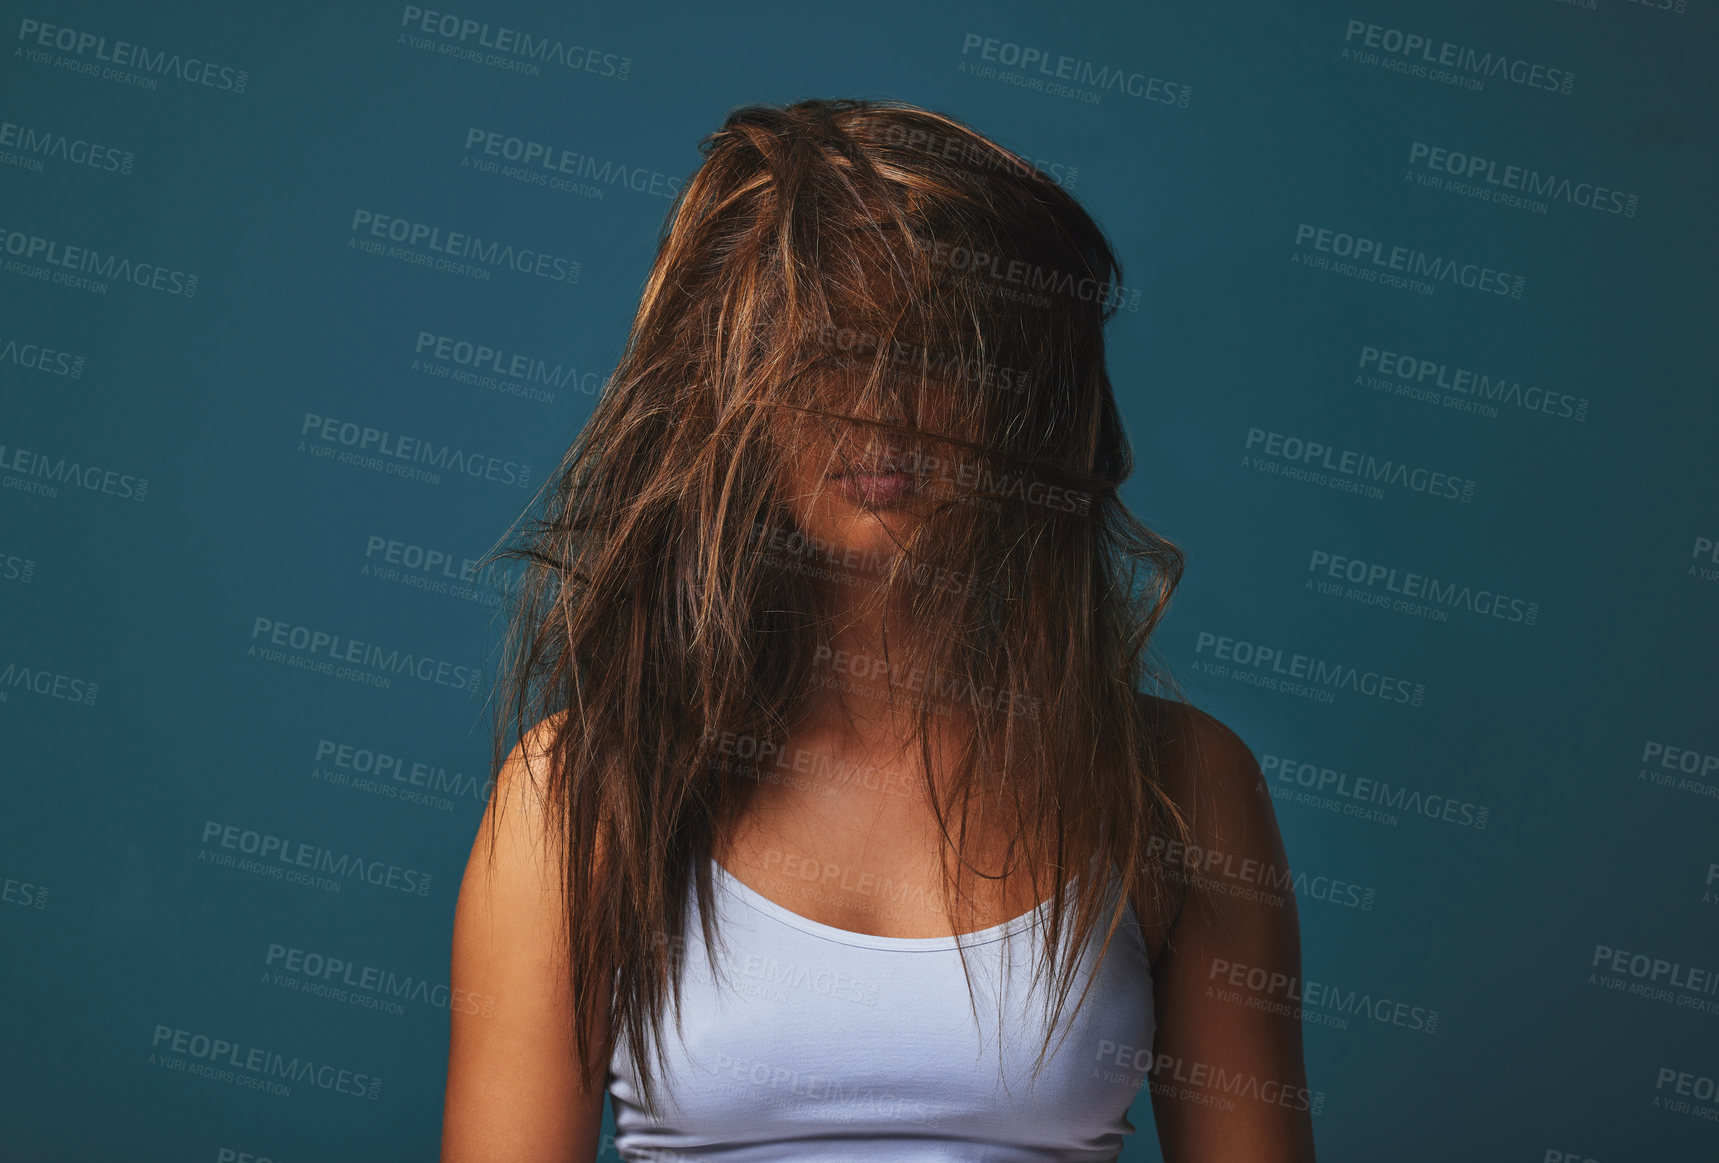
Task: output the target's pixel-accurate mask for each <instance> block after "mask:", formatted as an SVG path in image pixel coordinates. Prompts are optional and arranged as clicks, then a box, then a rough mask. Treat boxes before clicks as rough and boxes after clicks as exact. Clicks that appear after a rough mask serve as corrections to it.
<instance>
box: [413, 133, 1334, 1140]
mask: <svg viewBox="0 0 1719 1163" xmlns="http://www.w3.org/2000/svg"><path fill="white" fill-rule="evenodd" d="M700 148H701V152H702V153H703V154H704V155H705V160H704V161H703V162H702V164H701V165H700V167H699V169H698V170H697V172H696V174H695V175H694V176H693V178H692V179H691V181H690V182H689V183H688V184H687V186H686V187H685V189H684V190H683V191H682V192H681V194H680V196H679V197H678V198H677V200H676V203H675V205H674V206H673V207H672V208H671V211H670V214H669V218H668V222H667V224H666V225H665V228H664V231H663V234H662V238H661V241H660V246H659V250H658V253H657V257H656V261H655V264H654V265H653V267H652V269H651V273H650V276H649V278H648V280H647V281H646V284H645V288H644V294H643V297H642V301H641V303H640V305H639V309H638V313H637V316H636V318H635V321H634V324H633V327H632V332H631V336H630V338H629V341H628V345H627V349H626V351H625V353H624V355H623V358H622V360H621V362H620V365H619V367H618V369H617V371H616V373H615V375H614V377H613V379H612V381H611V382H610V383H609V384H608V385H607V387H606V389H605V391H604V393H603V395H602V396H601V398H600V399H599V400H598V402H597V406H596V409H595V412H594V414H593V415H592V417H591V420H590V422H589V424H588V425H587V426H586V427H585V429H584V430H583V432H582V433H581V435H580V436H579V438H578V439H577V440H576V441H575V443H574V445H573V447H572V448H571V449H569V451H568V454H567V456H566V458H565V460H564V462H563V464H562V465H561V466H560V469H559V471H558V472H557V473H556V475H555V477H554V478H553V480H552V482H551V483H552V485H553V488H552V490H551V491H550V492H548V494H547V495H546V496H545V497H544V498H542V500H543V502H544V510H545V511H544V513H543V515H542V517H541V518H540V519H536V520H534V521H533V523H532V526H531V529H530V531H529V533H528V534H527V535H525V536H524V537H523V538H522V539H521V541H520V543H519V544H517V545H514V546H511V547H509V549H508V550H507V552H508V553H509V554H513V555H517V556H519V557H522V558H523V559H525V560H526V562H527V563H528V567H527V570H526V574H525V581H524V583H523V584H522V586H521V588H520V589H519V590H518V591H517V593H516V595H515V598H516V604H515V606H514V608H513V611H512V617H513V620H512V623H511V632H510V634H509V638H508V646H509V651H508V657H509V663H508V669H507V676H506V677H507V686H506V691H505V693H506V695H507V696H508V697H507V698H506V700H505V702H504V703H503V704H498V715H497V734H496V750H495V760H496V770H497V778H496V782H495V791H494V795H493V797H492V799H491V802H490V804H489V807H488V811H487V812H486V815H485V821H484V826H483V827H482V829H481V830H480V832H479V835H478V837H477V839H476V842H475V843H474V845H473V848H472V854H471V860H470V863H469V864H468V866H467V870H466V874H465V880H464V883H463V885H462V887H461V891H460V897H459V904H458V908H457V912H456V919H455V928H454V948H453V985H454V987H455V988H456V989H457V990H464V991H467V992H468V993H470V994H472V995H482V996H486V997H488V998H490V999H493V1005H492V1006H490V1007H488V1012H486V1013H469V1014H468V1013H464V1012H455V1013H454V1014H453V1015H452V1021H453V1027H452V1043H451V1052H450V1061H449V1070H448V1085H447V1095H446V1109H445V1117H444V1127H443V1146H442V1159H443V1160H444V1163H479V1161H481V1163H525V1161H531V1163H547V1161H549V1160H557V1161H564V1160H592V1159H595V1158H596V1157H597V1156H598V1154H599V1150H600V1148H601V1147H602V1146H603V1145H602V1144H600V1143H599V1131H600V1128H601V1125H602V1114H603V1102H604V1097H605V1094H606V1093H607V1094H609V1095H611V1096H612V1098H613V1105H614V1112H615V1119H616V1126H617V1130H618V1135H617V1139H616V1142H615V1144H614V1146H615V1147H616V1148H617V1149H618V1151H619V1154H620V1155H621V1156H622V1157H625V1158H638V1159H652V1158H655V1159H661V1158H676V1159H679V1158H686V1159H692V1158H699V1159H704V1158H710V1159H730V1160H741V1159H745V1160H757V1159H799V1160H818V1159H874V1158H875V1159H914V1160H930V1159H938V1160H968V1159H1003V1160H1041V1159H1058V1160H1075V1159H1113V1158H1115V1157H1116V1155H1117V1153H1118V1152H1119V1151H1120V1149H1121V1146H1122V1144H1123V1142H1124V1136H1126V1135H1127V1134H1128V1133H1129V1132H1131V1131H1133V1130H1134V1128H1133V1126H1132V1125H1131V1124H1130V1123H1129V1121H1128V1119H1127V1111H1128V1109H1129V1107H1130V1105H1131V1103H1132V1102H1133V1101H1134V1099H1135V1097H1136V1096H1137V1094H1138V1090H1139V1088H1140V1087H1141V1086H1142V1085H1146V1086H1148V1088H1149V1091H1150V1093H1151V1105H1152V1112H1153V1117H1154V1121H1155V1123H1156V1127H1157V1132H1158V1140H1159V1144H1160V1147H1161V1149H1162V1152H1163V1155H1164V1158H1165V1159H1166V1160H1168V1161H1170V1163H1186V1161H1194V1160H1226V1161H1227V1160H1247V1161H1249V1163H1272V1161H1283V1163H1292V1161H1293V1163H1301V1161H1305V1160H1311V1159H1313V1137H1312V1118H1311V1113H1312V1110H1313V1109H1314V1108H1315V1107H1316V1105H1317V1104H1316V1102H1315V1101H1314V1099H1313V1096H1311V1095H1310V1094H1309V1091H1308V1089H1307V1086H1306V1080H1305V1077H1304V1068H1303V1064H1302V1052H1301V1037H1300V1026H1299V1019H1298V1017H1297V1016H1296V1010H1295V1008H1294V1005H1293V1003H1292V1002H1291V1001H1286V996H1292V988H1293V983H1294V982H1295V981H1297V980H1298V979H1299V963H1300V949H1299V935H1298V927H1297V919H1296V909H1295V903H1294V893H1293V891H1292V889H1291V887H1290V885H1289V880H1288V869H1287V864H1286V860H1285V856H1284V852H1283V848H1282V842H1281V840H1280V838H1279V834H1278V831H1277V826H1276V823H1275V820H1274V817H1273V813H1272V808H1271V800H1270V796H1269V794H1268V793H1267V791H1266V789H1265V786H1264V784H1263V782H1262V780H1261V779H1260V775H1259V769H1258V767H1257V765H1256V764H1255V762H1254V759H1253V757H1252V755H1251V754H1250V753H1249V751H1248V748H1247V747H1246V746H1245V745H1244V744H1243V743H1242V742H1241V740H1239V739H1238V738H1237V737H1236V736H1235V735H1234V734H1233V733H1232V732H1231V731H1229V730H1228V729H1227V728H1225V727H1224V726H1223V725H1222V724H1220V723H1219V722H1217V721H1216V720H1215V719H1213V718H1211V717H1210V716H1208V715H1206V714H1204V713H1202V712H1200V711H1197V710H1195V709H1194V708H1192V707H1190V706H1188V705H1187V704H1186V703H1185V702H1182V701H1179V700H1177V699H1176V698H1174V697H1171V695H1170V692H1172V691H1173V690H1174V689H1175V688H1174V686H1173V684H1172V683H1171V680H1170V678H1169V676H1168V675H1167V674H1165V673H1163V672H1162V667H1160V666H1158V665H1156V664H1153V663H1150V662H1149V661H1148V646H1149V640H1150V638H1151V635H1152V633H1153V631H1154V630H1155V629H1156V627H1157V625H1158V623H1159V621H1160V620H1161V618H1162V617H1163V614H1164V609H1165V606H1166V604H1167V603H1168V601H1169V599H1170V595H1171V593H1172V591H1173V590H1174V589H1175V587H1176V584H1177V582H1178V580H1179V578H1180V576H1181V572H1182V568H1183V558H1182V555H1181V552H1180V551H1179V550H1178V549H1177V548H1176V547H1175V546H1174V545H1172V544H1170V543H1169V542H1167V541H1165V540H1163V539H1162V538H1159V537H1157V536H1155V535H1154V534H1152V533H1151V532H1150V530H1148V529H1146V528H1145V527H1144V526H1143V525H1141V524H1140V523H1139V522H1138V521H1136V520H1135V519H1134V518H1133V517H1132V516H1131V515H1130V514H1129V513H1128V512H1127V510H1126V509H1125V507H1124V506H1123V505H1122V503H1121V501H1120V500H1119V498H1118V495H1117V489H1118V486H1120V485H1121V484H1122V482H1123V481H1124V480H1125V479H1126V478H1127V477H1128V475H1129V473H1130V472H1131V469H1132V460H1131V455H1130V451H1129V446H1128V442H1127V438H1126V435H1125V432H1124V429H1123V424H1122V420H1121V417H1120V415H1119V414H1118V411H1117V407H1116V402H1115V399H1114V397H1113V395H1112V391H1111V387H1110V382H1109V379H1108V376H1107V374H1106V370H1105V361H1104V337H1103V327H1104V324H1105V322H1106V320H1107V319H1108V318H1109V317H1110V315H1111V314H1112V313H1113V312H1114V310H1115V308H1116V305H1117V297H1118V295H1119V293H1120V288H1119V285H1118V278H1119V274H1120V271H1119V268H1118V265H1117V261H1116V259H1115V257H1114V255H1113V253H1112V251H1111V248H1110V246H1109V245H1108V243H1107V241H1106V239H1105V237H1104V235H1103V234H1102V232H1101V231H1100V229H1099V228H1098V226H1097V225H1096V224H1095V223H1094V222H1093V220H1092V219H1091V218H1090V217H1089V216H1088V215H1087V214H1086V213H1085V212H1084V211H1083V210H1082V209H1081V208H1080V206H1079V205H1077V204H1076V203H1075V201H1074V200H1073V199H1072V198H1071V197H1070V196H1069V195H1068V194H1067V193H1066V192H1065V191H1063V190H1062V189H1060V188H1059V187H1058V186H1057V185H1055V184H1054V183H1053V182H1051V181H1050V180H1049V179H1048V178H1047V177H1046V176H1045V175H1044V174H1043V173H1041V172H1040V171H1038V170H1036V169H1035V168H1034V167H1033V166H1031V165H1030V164H1028V163H1026V162H1025V161H1023V160H1022V159H1021V158H1019V157H1018V156H1016V155H1015V154H1013V153H1011V152H1009V151H1007V150H1005V149H1003V148H1002V147H1001V146H998V145H996V144H995V143H993V142H991V141H989V140H987V139H986V138H984V137H982V136H980V135H979V134H977V133H975V132H974V131H973V130H971V129H969V128H967V127H966V126H964V125H962V124H961V123H959V122H957V121H955V120H953V119H951V118H949V117H946V116H942V115H939V114H936V113H932V112H928V111H925V110H922V109H918V108H915V107H912V106H908V105H904V104H900V103H895V102H866V101H851V100H837V101H802V102H798V103H795V104H792V105H788V106H786V107H780V108H778V107H768V106H749V107H745V108H741V109H738V110H736V111H735V112H733V113H731V114H730V115H729V116H728V118H727V119H726V120H725V122H724V123H723V125H722V128H721V129H720V130H719V131H717V132H716V133H714V134H712V135H711V136H710V137H708V138H706V139H705V141H704V142H703V143H702V144H701V147H700ZM1147 687H1151V688H1152V690H1150V691H1149V690H1147V689H1145V688H1147ZM514 738H517V739H518V743H517V744H516V745H515V746H513V747H511V748H508V747H507V746H506V740H509V739H514ZM473 1008H479V1007H473Z"/></svg>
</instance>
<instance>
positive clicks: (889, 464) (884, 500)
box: [829, 456, 918, 507]
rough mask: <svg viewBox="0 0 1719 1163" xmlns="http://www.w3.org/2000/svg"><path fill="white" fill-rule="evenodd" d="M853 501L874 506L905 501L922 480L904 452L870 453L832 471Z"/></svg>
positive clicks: (834, 479)
mask: <svg viewBox="0 0 1719 1163" xmlns="http://www.w3.org/2000/svg"><path fill="white" fill-rule="evenodd" d="M829 479H830V480H831V481H833V482H834V483H835V485H836V487H837V488H838V489H840V490H841V492H842V493H843V494H844V495H845V496H846V497H847V498H848V499H849V500H851V501H860V502H864V503H865V504H867V505H871V506H874V507H879V506H881V507H891V506H894V505H899V504H902V503H904V502H905V501H906V500H907V498H908V497H909V496H910V495H912V494H913V493H914V492H915V491H917V489H918V480H917V479H916V478H915V476H914V474H913V473H912V472H911V471H910V470H909V469H908V467H907V458H906V457H901V456H868V457H865V458H863V459H861V460H858V461H855V462H853V463H852V464H850V465H848V466H847V467H846V468H844V469H841V470H839V471H837V472H833V473H830V474H829Z"/></svg>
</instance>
